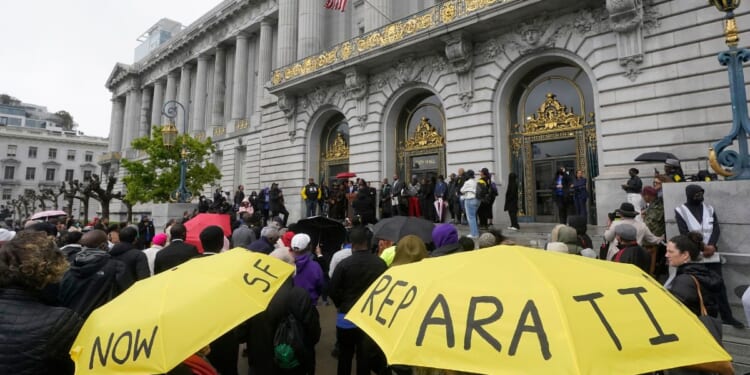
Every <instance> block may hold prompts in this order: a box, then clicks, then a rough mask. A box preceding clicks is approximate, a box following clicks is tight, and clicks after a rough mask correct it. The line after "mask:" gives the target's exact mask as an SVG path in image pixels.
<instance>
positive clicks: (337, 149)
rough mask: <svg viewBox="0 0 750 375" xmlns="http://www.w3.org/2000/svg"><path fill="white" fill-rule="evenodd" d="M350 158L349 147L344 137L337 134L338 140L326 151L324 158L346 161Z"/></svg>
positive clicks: (339, 133)
mask: <svg viewBox="0 0 750 375" xmlns="http://www.w3.org/2000/svg"><path fill="white" fill-rule="evenodd" d="M348 157H349V146H347V145H346V141H345V140H344V136H343V135H342V134H341V132H338V133H336V139H334V140H333V144H331V146H330V147H329V148H328V150H326V153H325V155H324V158H325V159H326V160H335V159H345V158H348Z"/></svg>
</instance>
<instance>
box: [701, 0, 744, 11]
mask: <svg viewBox="0 0 750 375" xmlns="http://www.w3.org/2000/svg"><path fill="white" fill-rule="evenodd" d="M708 2H709V3H710V4H711V5H713V6H715V7H716V9H718V10H719V11H720V12H731V11H734V10H735V9H737V8H738V7H739V6H740V0H708Z"/></svg>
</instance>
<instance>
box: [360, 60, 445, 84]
mask: <svg viewBox="0 0 750 375" xmlns="http://www.w3.org/2000/svg"><path fill="white" fill-rule="evenodd" d="M447 67H448V62H447V61H446V59H445V57H443V56H441V55H429V56H424V57H421V58H414V56H411V55H407V56H405V57H403V58H401V59H400V60H398V61H397V62H396V63H395V64H394V65H393V66H392V67H391V68H389V69H388V70H386V71H383V72H380V73H378V74H376V75H374V76H372V77H371V78H370V84H371V85H373V87H374V88H376V89H381V88H383V87H384V86H385V85H386V84H391V85H392V86H393V87H394V88H398V87H401V86H402V85H404V84H405V83H410V82H426V81H427V79H428V78H429V76H430V75H431V74H432V73H433V72H445V71H446V69H447Z"/></svg>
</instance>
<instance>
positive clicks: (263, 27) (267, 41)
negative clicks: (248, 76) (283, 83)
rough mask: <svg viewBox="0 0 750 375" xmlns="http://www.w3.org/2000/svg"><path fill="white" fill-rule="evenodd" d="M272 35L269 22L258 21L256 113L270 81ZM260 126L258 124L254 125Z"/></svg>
mask: <svg viewBox="0 0 750 375" xmlns="http://www.w3.org/2000/svg"><path fill="white" fill-rule="evenodd" d="M272 33H273V29H272V24H271V20H269V19H267V18H265V19H263V20H262V21H260V39H259V41H258V82H257V85H256V89H257V92H256V94H257V95H256V98H257V99H256V100H255V108H256V111H257V112H259V111H260V104H261V102H262V101H263V98H264V97H265V96H266V88H265V85H266V82H268V81H269V80H270V79H271V54H272V53H271V52H272V51H271V49H272V48H273V40H271V34H272ZM255 125H256V126H257V125H260V124H255Z"/></svg>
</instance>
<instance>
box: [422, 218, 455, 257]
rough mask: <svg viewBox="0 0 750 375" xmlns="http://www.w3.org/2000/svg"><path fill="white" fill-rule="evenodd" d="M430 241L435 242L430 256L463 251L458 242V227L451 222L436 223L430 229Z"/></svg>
mask: <svg viewBox="0 0 750 375" xmlns="http://www.w3.org/2000/svg"><path fill="white" fill-rule="evenodd" d="M432 243H433V244H435V250H433V251H432V254H431V255H430V256H432V257H439V256H442V255H448V254H453V253H457V252H459V251H463V248H462V247H461V245H460V244H459V243H458V229H456V227H455V226H453V224H440V225H436V226H435V228H434V229H433V230H432Z"/></svg>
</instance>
